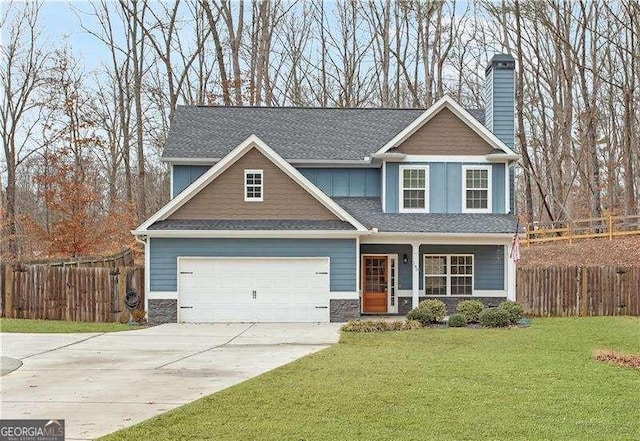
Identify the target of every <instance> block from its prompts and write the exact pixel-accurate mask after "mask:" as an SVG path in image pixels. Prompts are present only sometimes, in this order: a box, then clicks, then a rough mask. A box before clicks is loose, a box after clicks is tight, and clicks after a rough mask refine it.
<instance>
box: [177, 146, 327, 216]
mask: <svg viewBox="0 0 640 441" xmlns="http://www.w3.org/2000/svg"><path fill="white" fill-rule="evenodd" d="M248 169H251V170H255V169H258V170H262V171H263V195H262V196H263V199H264V200H263V201H261V202H247V201H245V200H244V191H245V190H244V180H245V177H244V173H245V170H248ZM292 201H295V203H292ZM168 219H226V220H256V219H261V220H274V219H300V220H335V219H337V217H336V216H335V215H334V214H333V213H331V211H329V209H328V208H327V207H325V206H324V205H323V204H322V203H321V202H319V201H318V200H316V199H315V198H314V197H313V196H312V195H311V194H310V193H309V192H307V190H305V189H304V188H302V187H301V186H300V185H299V184H298V183H297V182H295V181H294V180H293V179H292V178H290V177H289V176H288V175H287V174H286V173H284V172H283V171H282V170H281V169H280V168H279V167H278V166H277V165H275V164H274V163H273V162H271V160H270V159H268V158H267V157H266V156H264V155H263V154H262V153H261V152H260V151H259V150H258V149H256V148H253V149H251V150H249V151H248V152H247V153H245V154H244V155H243V156H242V157H241V158H240V159H238V160H237V161H236V162H235V163H233V164H232V165H231V166H230V167H229V168H228V169H227V170H225V171H224V172H223V173H222V174H220V175H219V176H218V177H216V178H215V179H214V180H213V181H211V182H210V183H209V184H208V185H207V186H206V187H204V188H203V189H202V190H200V191H199V192H198V193H197V194H195V195H194V196H193V197H192V198H191V199H189V200H188V201H187V202H185V203H184V205H182V206H181V207H180V208H178V209H177V210H176V211H175V212H173V213H172V214H171V215H170V216H169V217H168Z"/></svg>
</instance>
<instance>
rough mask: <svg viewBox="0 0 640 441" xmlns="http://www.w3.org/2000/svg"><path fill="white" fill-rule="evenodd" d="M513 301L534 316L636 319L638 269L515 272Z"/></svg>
mask: <svg viewBox="0 0 640 441" xmlns="http://www.w3.org/2000/svg"><path fill="white" fill-rule="evenodd" d="M516 300H517V301H518V302H520V303H521V304H522V305H523V307H524V309H525V312H526V313H527V314H531V315H535V316H589V315H634V316H640V267H626V268H623V267H614V266H604V267H577V266H556V267H546V268H545V267H534V268H528V267H523V268H518V269H517V272H516Z"/></svg>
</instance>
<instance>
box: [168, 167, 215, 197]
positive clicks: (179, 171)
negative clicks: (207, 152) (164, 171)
mask: <svg viewBox="0 0 640 441" xmlns="http://www.w3.org/2000/svg"><path fill="white" fill-rule="evenodd" d="M171 167H172V173H173V181H172V185H173V187H172V189H171V191H172V193H171V194H172V195H173V197H174V198H175V197H176V196H178V195H179V194H180V193H182V190H184V189H185V188H187V187H188V186H189V185H191V184H192V183H193V181H195V180H196V179H198V178H199V177H200V176H202V175H203V174H204V173H205V172H206V171H207V170H209V169H210V168H211V166H210V165H181V164H174V165H172V166H171Z"/></svg>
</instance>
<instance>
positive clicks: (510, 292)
mask: <svg viewBox="0 0 640 441" xmlns="http://www.w3.org/2000/svg"><path fill="white" fill-rule="evenodd" d="M505 249H506V250H507V252H506V256H505V259H506V262H505V264H506V267H505V271H506V272H507V277H506V280H507V286H506V287H505V288H506V289H507V300H513V301H514V302H515V301H516V263H515V262H514V261H513V259H511V250H512V249H513V246H511V245H507V246H505Z"/></svg>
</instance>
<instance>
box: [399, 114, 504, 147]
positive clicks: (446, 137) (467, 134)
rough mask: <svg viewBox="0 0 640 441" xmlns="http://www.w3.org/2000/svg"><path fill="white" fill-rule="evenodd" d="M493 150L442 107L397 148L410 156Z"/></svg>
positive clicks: (454, 115)
mask: <svg viewBox="0 0 640 441" xmlns="http://www.w3.org/2000/svg"><path fill="white" fill-rule="evenodd" d="M493 150H494V148H493V146H491V145H490V144H489V143H488V142H487V141H485V140H484V139H482V137H481V136H480V135H478V134H477V133H476V132H475V131H474V130H473V129H472V128H471V127H469V126H468V125H467V124H465V123H464V121H462V120H461V119H460V118H459V117H458V116H457V115H456V114H454V113H453V112H452V111H451V110H449V108H448V107H443V108H442V109H440V110H439V111H438V112H437V113H436V114H435V115H434V116H433V118H431V119H429V120H428V121H427V122H426V123H425V124H424V125H423V126H422V127H419V128H418V129H417V130H416V131H415V132H413V133H412V134H411V135H410V136H409V137H408V138H407V139H405V140H404V141H403V142H402V143H401V144H400V145H398V147H397V148H396V151H398V152H399V153H404V154H408V155H486V154H488V153H491V152H492V151H493Z"/></svg>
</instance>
